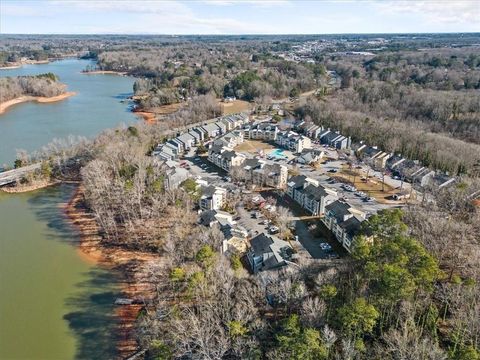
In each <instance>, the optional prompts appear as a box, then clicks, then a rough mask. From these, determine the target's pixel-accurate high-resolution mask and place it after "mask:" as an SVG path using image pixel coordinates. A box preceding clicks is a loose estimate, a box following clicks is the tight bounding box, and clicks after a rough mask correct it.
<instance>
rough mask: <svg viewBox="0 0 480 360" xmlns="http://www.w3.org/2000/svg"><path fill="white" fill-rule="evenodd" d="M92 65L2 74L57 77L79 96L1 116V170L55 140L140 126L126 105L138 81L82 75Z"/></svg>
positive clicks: (71, 63)
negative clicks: (25, 152)
mask: <svg viewBox="0 0 480 360" xmlns="http://www.w3.org/2000/svg"><path fill="white" fill-rule="evenodd" d="M88 64H92V62H90V61H87V60H76V59H71V60H62V61H55V62H52V63H49V64H43V65H25V66H23V67H21V68H18V69H10V70H0V77H6V76H19V75H36V74H41V73H46V72H53V73H54V74H56V75H58V76H59V77H60V81H61V82H62V83H65V84H67V85H68V91H75V92H76V93H77V95H75V96H72V97H70V98H67V99H65V100H62V101H58V102H54V103H46V104H38V103H34V102H28V103H22V104H18V105H15V106H13V107H10V108H9V109H8V110H7V111H6V112H5V113H4V114H3V115H0V166H1V165H2V164H8V165H11V164H12V163H13V161H14V160H15V155H16V150H17V149H25V150H28V151H32V150H36V149H39V148H41V147H42V146H43V145H45V144H48V143H49V142H50V141H51V140H52V139H54V138H65V137H67V136H68V135H84V136H88V137H91V136H93V135H96V134H98V133H99V132H100V131H101V130H103V129H106V128H111V127H115V126H117V125H119V124H122V123H131V122H134V121H138V120H137V119H138V118H137V116H135V115H134V114H132V113H131V112H129V111H127V104H126V103H122V102H120V101H121V100H122V99H125V98H126V97H127V96H129V95H131V92H132V86H133V79H132V78H130V77H125V76H118V75H101V74H98V75H85V74H82V73H81V71H82V70H83V69H85V67H86V66H87V65H88Z"/></svg>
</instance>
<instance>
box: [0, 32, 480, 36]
mask: <svg viewBox="0 0 480 360" xmlns="http://www.w3.org/2000/svg"><path fill="white" fill-rule="evenodd" d="M416 34H421V35H436V34H479V35H480V31H453V32H452V31H445V32H444V31H437V32H345V33H278V34H268V33H241V34H215V33H204V34H203V33H200V34H196V33H188V34H175V33H8V32H7V33H5V32H1V33H0V37H1V36H3V35H121V36H299V35H300V36H305V35H416Z"/></svg>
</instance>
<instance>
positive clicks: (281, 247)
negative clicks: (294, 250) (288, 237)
mask: <svg viewBox="0 0 480 360" xmlns="http://www.w3.org/2000/svg"><path fill="white" fill-rule="evenodd" d="M250 246H251V251H252V252H253V255H254V256H255V257H263V258H264V260H265V261H264V264H263V265H264V269H268V268H273V267H275V266H278V265H279V264H280V263H283V262H284V261H285V260H288V259H289V258H290V256H291V247H290V245H289V244H288V242H286V241H283V240H280V239H279V238H277V237H276V236H272V235H266V234H265V233H261V234H258V235H257V236H255V237H254V238H253V239H252V240H250ZM269 254H271V255H273V256H270V257H269V256H268V255H269ZM265 255H267V256H265Z"/></svg>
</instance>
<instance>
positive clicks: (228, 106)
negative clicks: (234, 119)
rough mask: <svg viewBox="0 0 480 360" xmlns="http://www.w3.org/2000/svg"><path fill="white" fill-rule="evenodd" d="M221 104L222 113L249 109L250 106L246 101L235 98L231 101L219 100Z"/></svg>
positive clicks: (227, 113) (226, 113)
mask: <svg viewBox="0 0 480 360" xmlns="http://www.w3.org/2000/svg"><path fill="white" fill-rule="evenodd" d="M220 105H221V106H222V112H223V115H229V114H234V113H238V112H242V111H246V110H249V109H250V108H251V107H252V106H251V104H250V103H249V102H248V101H243V100H235V101H234V102H231V103H224V102H220Z"/></svg>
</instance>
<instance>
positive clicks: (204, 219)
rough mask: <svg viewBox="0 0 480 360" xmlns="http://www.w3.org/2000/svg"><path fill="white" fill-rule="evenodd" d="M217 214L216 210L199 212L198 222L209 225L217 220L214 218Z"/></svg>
mask: <svg viewBox="0 0 480 360" xmlns="http://www.w3.org/2000/svg"><path fill="white" fill-rule="evenodd" d="M215 215H217V211H216V210H205V211H202V212H201V213H200V216H199V219H198V222H199V223H200V224H202V225H205V226H210V224H212V223H214V222H217V221H218V220H217V219H216V218H215Z"/></svg>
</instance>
